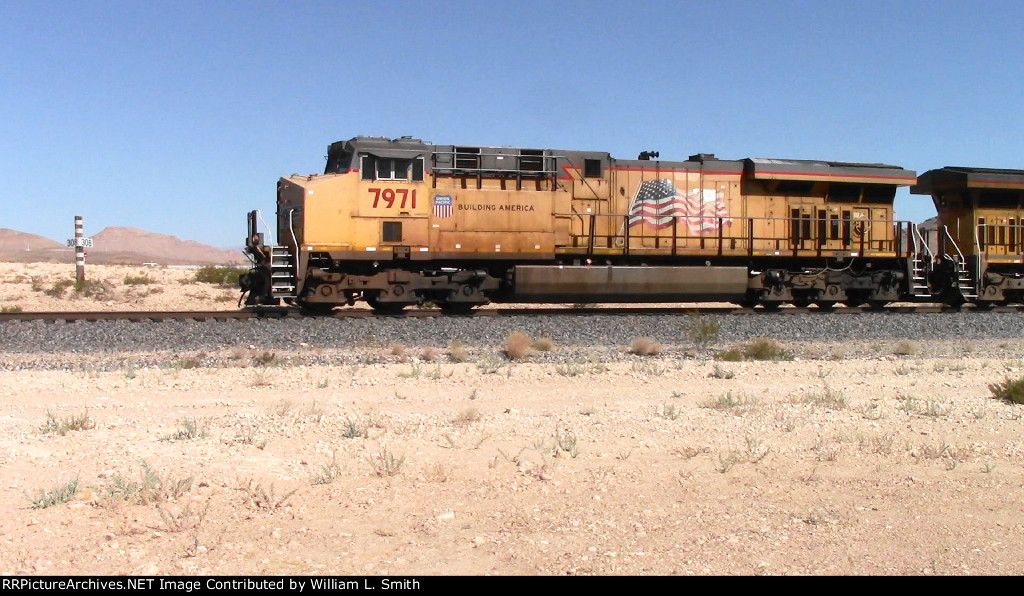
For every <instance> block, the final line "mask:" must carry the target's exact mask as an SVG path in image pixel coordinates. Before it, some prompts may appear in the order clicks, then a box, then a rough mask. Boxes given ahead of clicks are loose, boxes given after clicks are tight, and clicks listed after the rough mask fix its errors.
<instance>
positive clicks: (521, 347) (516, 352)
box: [505, 331, 533, 360]
mask: <svg viewBox="0 0 1024 596" xmlns="http://www.w3.org/2000/svg"><path fill="white" fill-rule="evenodd" d="M531 345H533V338H531V337H530V336H529V335H527V334H525V333H523V332H522V331H513V332H512V333H510V334H509V336H508V337H506V338H505V356H507V357H508V359H509V360H518V359H520V358H525V357H526V356H528V355H529V354H530V346H531Z"/></svg>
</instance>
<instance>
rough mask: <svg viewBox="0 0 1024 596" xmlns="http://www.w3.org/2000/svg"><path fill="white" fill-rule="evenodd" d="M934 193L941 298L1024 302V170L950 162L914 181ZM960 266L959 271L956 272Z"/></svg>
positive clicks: (920, 190) (985, 303)
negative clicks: (949, 164)
mask: <svg viewBox="0 0 1024 596" xmlns="http://www.w3.org/2000/svg"><path fill="white" fill-rule="evenodd" d="M910 192H911V193H915V194H924V195H931V197H932V201H933V202H934V203H935V211H936V213H937V216H938V217H937V219H938V226H937V229H936V231H935V233H936V238H934V239H932V240H931V241H930V242H928V243H927V244H929V245H933V246H934V247H935V253H936V255H935V263H936V265H935V275H938V274H939V273H940V272H944V273H945V276H946V278H947V281H946V282H945V283H942V284H937V285H941V287H943V288H945V290H946V291H945V292H942V296H941V298H942V299H943V301H944V302H949V303H953V304H957V303H963V302H967V301H970V302H974V303H975V304H976V305H977V306H979V307H982V308H985V307H990V306H993V305H996V304H1007V303H1010V302H1014V303H1021V302H1024V264H1022V263H1024V171H1022V170H1001V169H991V168H968V167H959V166H947V167H945V168H941V169H937V170H929V171H927V172H925V173H924V174H922V175H921V177H920V178H919V179H918V181H917V184H915V185H914V186H911V187H910ZM954 272H955V273H954Z"/></svg>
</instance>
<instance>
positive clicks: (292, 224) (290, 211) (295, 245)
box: [288, 209, 299, 252]
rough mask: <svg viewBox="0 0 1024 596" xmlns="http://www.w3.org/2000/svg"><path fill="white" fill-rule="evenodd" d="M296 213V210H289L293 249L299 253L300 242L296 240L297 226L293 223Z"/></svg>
mask: <svg viewBox="0 0 1024 596" xmlns="http://www.w3.org/2000/svg"><path fill="white" fill-rule="evenodd" d="M294 213H295V209H289V210H288V231H289V232H291V233H292V248H294V249H295V252H298V251H299V241H298V240H296V239H295V225H294V223H293V221H292V215H293V214H294Z"/></svg>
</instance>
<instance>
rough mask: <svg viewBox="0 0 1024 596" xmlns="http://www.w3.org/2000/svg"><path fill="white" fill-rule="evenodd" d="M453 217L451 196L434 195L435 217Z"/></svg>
mask: <svg viewBox="0 0 1024 596" xmlns="http://www.w3.org/2000/svg"><path fill="white" fill-rule="evenodd" d="M451 216H452V197H451V195H434V217H442V218H447V217H451Z"/></svg>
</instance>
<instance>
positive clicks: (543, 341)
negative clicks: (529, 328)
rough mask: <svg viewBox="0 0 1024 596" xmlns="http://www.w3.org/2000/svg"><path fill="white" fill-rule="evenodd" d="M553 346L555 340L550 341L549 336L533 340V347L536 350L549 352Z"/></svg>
mask: <svg viewBox="0 0 1024 596" xmlns="http://www.w3.org/2000/svg"><path fill="white" fill-rule="evenodd" d="M554 348H555V342H553V341H551V338H550V337H542V338H540V339H538V340H537V341H535V342H533V349H534V350H537V351H538V352H550V351H551V350H553V349H554Z"/></svg>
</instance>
